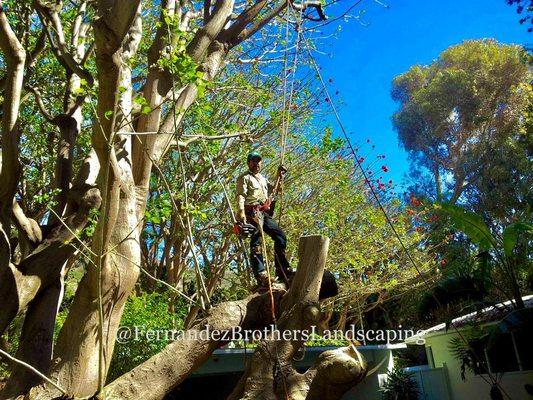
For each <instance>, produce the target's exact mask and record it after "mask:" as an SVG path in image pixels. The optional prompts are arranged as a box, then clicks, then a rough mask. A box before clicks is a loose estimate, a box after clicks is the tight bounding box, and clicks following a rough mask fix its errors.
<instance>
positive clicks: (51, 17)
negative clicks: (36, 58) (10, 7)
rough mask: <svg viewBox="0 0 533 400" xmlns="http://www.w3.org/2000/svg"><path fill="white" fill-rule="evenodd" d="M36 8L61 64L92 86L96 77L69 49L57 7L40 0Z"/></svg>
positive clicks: (36, 3) (37, 0) (37, 1)
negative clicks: (44, 3)
mask: <svg viewBox="0 0 533 400" xmlns="http://www.w3.org/2000/svg"><path fill="white" fill-rule="evenodd" d="M60 4H61V3H59V7H60ZM35 9H36V10H37V14H38V15H39V18H40V19H41V22H42V24H43V27H44V29H45V32H46V35H47V36H48V40H49V43H50V46H51V48H52V51H53V53H54V55H55V56H56V58H57V60H58V61H59V62H60V64H61V65H62V66H63V67H64V68H65V69H66V70H67V71H68V72H70V73H71V74H76V75H78V76H79V77H80V78H83V79H85V80H86V81H87V85H88V86H92V85H93V83H94V78H93V76H92V75H91V73H90V72H89V71H87V70H86V69H85V68H83V66H82V65H81V64H79V63H78V62H77V61H76V59H75V58H74V56H73V55H72V53H71V52H70V51H69V49H68V45H67V43H66V41H65V35H64V32H63V25H62V23H61V19H60V17H59V13H58V11H57V9H56V8H52V7H50V6H47V5H43V4H41V3H40V1H39V0H36V1H35Z"/></svg>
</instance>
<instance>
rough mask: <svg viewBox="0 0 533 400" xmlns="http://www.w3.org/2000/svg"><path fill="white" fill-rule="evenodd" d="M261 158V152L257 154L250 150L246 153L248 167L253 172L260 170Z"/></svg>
mask: <svg viewBox="0 0 533 400" xmlns="http://www.w3.org/2000/svg"><path fill="white" fill-rule="evenodd" d="M262 159H263V157H261V154H259V153H258V152H257V151H252V152H251V153H250V154H248V158H247V161H248V168H249V169H250V171H251V172H253V173H254V174H257V173H258V172H261V167H262V166H263V162H262Z"/></svg>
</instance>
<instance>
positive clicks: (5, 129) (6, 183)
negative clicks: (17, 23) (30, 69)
mask: <svg viewBox="0 0 533 400" xmlns="http://www.w3.org/2000/svg"><path fill="white" fill-rule="evenodd" d="M0 48H1V50H2V52H3V53H4V58H5V62H6V67H7V68H6V76H7V79H6V83H5V91H4V103H3V109H2V171H1V172H0V224H2V225H3V228H4V230H5V231H6V233H7V234H8V233H9V215H10V214H11V207H12V202H13V196H14V195H15V193H16V191H17V185H18V183H19V177H20V174H21V166H20V161H19V129H18V116H19V108H20V98H21V93H22V85H23V81H24V63H25V61H26V52H25V51H24V48H23V47H22V45H21V44H20V42H19V40H18V39H17V37H16V36H15V33H14V32H13V30H12V29H11V25H10V24H9V21H8V19H7V15H6V14H5V12H4V6H3V2H2V1H1V0H0Z"/></svg>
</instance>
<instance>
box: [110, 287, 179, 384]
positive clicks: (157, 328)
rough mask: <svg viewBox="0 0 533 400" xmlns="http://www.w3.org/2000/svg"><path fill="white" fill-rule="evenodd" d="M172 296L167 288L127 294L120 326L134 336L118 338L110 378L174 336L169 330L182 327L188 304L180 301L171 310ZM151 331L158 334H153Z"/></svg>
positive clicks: (139, 361) (112, 378)
mask: <svg viewBox="0 0 533 400" xmlns="http://www.w3.org/2000/svg"><path fill="white" fill-rule="evenodd" d="M171 300H172V296H171V295H170V294H169V293H165V292H164V293H157V292H154V293H143V294H141V295H140V296H137V295H133V296H131V297H130V298H128V301H127V302H126V307H125V309H124V314H123V316H122V320H121V326H122V327H123V329H125V330H127V331H128V333H130V334H131V336H130V337H129V338H128V339H127V340H122V341H121V340H117V343H116V345H115V351H114V352H113V359H112V360H111V365H110V370H109V375H108V381H110V382H111V381H113V380H114V379H115V378H117V377H119V376H120V375H122V374H124V373H126V372H128V371H129V370H131V369H132V368H134V367H136V366H137V365H139V364H140V363H142V362H143V361H145V360H147V359H148V358H150V357H151V356H153V355H154V354H156V353H158V352H159V351H161V350H162V349H163V348H164V347H165V346H166V345H167V344H169V343H170V342H171V339H172V336H166V332H170V331H171V330H173V329H175V330H178V329H182V328H183V319H184V318H185V316H186V315H187V308H186V307H185V305H184V304H183V303H181V302H179V301H177V302H176V303H175V304H176V309H175V312H170V310H169V307H170V302H171ZM148 332H152V333H154V335H155V336H150V334H147V333H148ZM157 332H159V335H158V334H157Z"/></svg>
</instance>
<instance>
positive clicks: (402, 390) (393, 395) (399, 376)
mask: <svg viewBox="0 0 533 400" xmlns="http://www.w3.org/2000/svg"><path fill="white" fill-rule="evenodd" d="M381 391H382V392H383V399H384V400H416V399H418V393H419V390H418V384H417V383H416V381H415V380H414V379H413V378H412V374H409V373H407V372H404V371H403V370H402V369H400V368H395V369H393V370H392V371H389V372H388V373H387V381H386V382H385V384H384V385H383V388H382V389H381Z"/></svg>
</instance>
